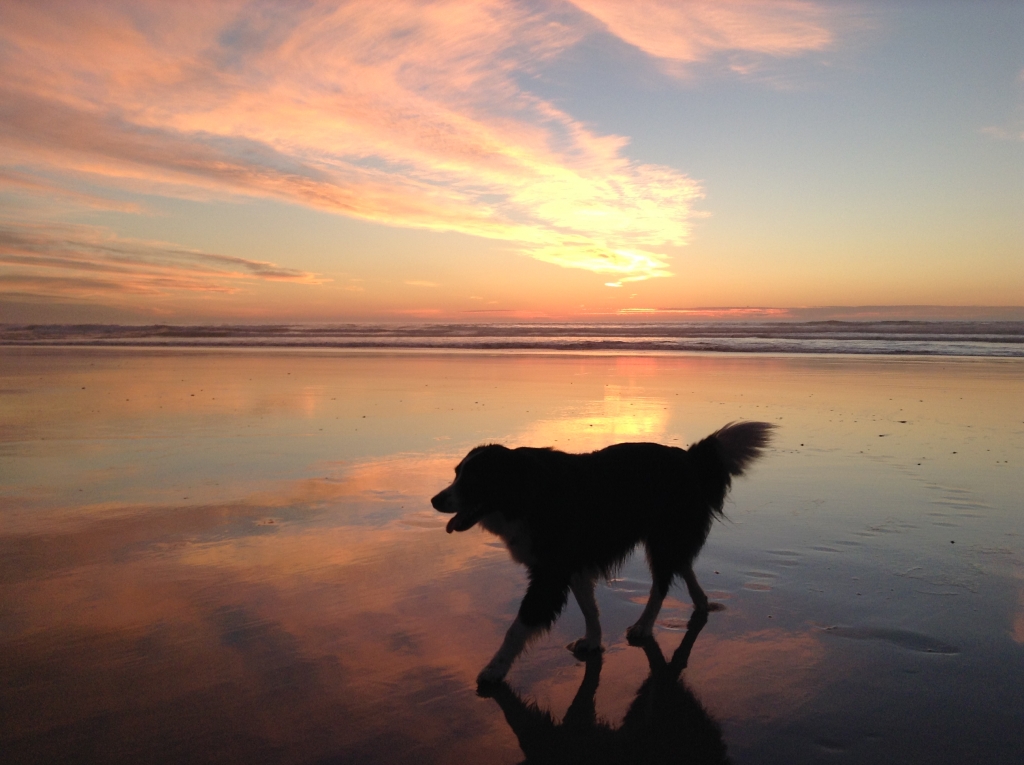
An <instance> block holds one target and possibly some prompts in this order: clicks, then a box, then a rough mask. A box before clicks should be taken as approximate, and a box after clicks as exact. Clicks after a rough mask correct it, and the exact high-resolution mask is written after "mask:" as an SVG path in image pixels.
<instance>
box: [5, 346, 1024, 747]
mask: <svg viewBox="0 0 1024 765" xmlns="http://www.w3.org/2000/svg"><path fill="white" fill-rule="evenodd" d="M735 419H759V420H766V421H769V422H774V423H776V424H778V425H779V426H780V428H779V431H778V434H777V440H776V442H775V445H774V447H773V448H772V449H771V450H770V451H769V452H768V454H767V456H766V457H765V459H764V460H763V461H762V462H760V463H758V465H757V466H756V467H755V468H754V469H753V470H752V471H751V473H750V474H749V476H747V477H745V478H742V479H740V480H738V481H737V482H736V484H735V487H734V490H733V493H732V495H731V499H730V501H729V502H728V504H727V507H726V512H727V516H728V518H727V520H726V521H725V522H723V523H719V524H716V525H715V527H714V528H713V529H712V532H711V536H710V539H709V541H708V544H707V546H706V547H705V549H704V552H703V553H702V555H701V557H700V558H699V560H698V562H697V566H696V571H697V575H698V577H699V578H700V580H701V582H702V583H703V585H704V588H705V589H706V590H707V591H708V593H709V595H710V596H711V599H712V600H713V601H714V602H716V603H718V604H719V605H720V606H722V608H721V609H720V610H716V611H714V612H712V613H711V614H710V617H709V619H708V620H707V624H706V625H703V628H702V629H699V628H700V627H701V625H699V624H696V625H693V626H694V629H692V630H691V631H690V632H689V633H687V631H686V627H687V623H688V621H689V620H690V617H691V614H692V610H691V608H690V605H689V602H688V598H687V595H686V592H685V588H684V587H681V586H679V585H677V586H676V587H674V588H673V590H672V592H671V593H670V597H669V599H668V600H667V601H666V604H665V609H664V610H663V612H662V615H661V618H660V620H659V623H658V626H657V628H656V639H657V646H648V647H647V650H646V651H645V650H643V649H641V648H635V647H630V646H628V645H627V644H626V642H625V637H624V634H625V630H626V627H627V626H628V625H629V624H631V623H632V621H634V620H635V619H636V617H637V615H638V614H639V612H640V611H641V610H642V606H643V602H644V600H645V597H646V592H647V589H648V586H649V583H648V582H649V580H648V579H647V574H646V568H645V566H644V565H643V561H642V560H640V559H638V558H637V559H633V560H631V561H630V562H629V563H627V565H626V566H625V567H624V568H623V570H622V572H621V573H620V575H619V577H618V578H616V579H615V580H614V581H612V582H609V583H606V584H602V585H600V586H599V588H598V593H597V597H598V603H599V606H600V608H601V611H602V621H603V624H604V631H605V644H606V648H607V650H606V652H605V653H604V655H603V659H602V661H601V662H600V663H599V664H598V663H595V662H592V663H591V664H590V665H587V666H585V665H584V664H582V663H580V662H578V661H576V660H575V659H574V658H573V656H572V655H571V654H570V653H569V652H568V651H566V650H565V648H564V646H565V644H566V643H568V642H569V641H570V640H572V639H575V638H576V637H579V636H580V635H582V632H583V620H582V616H581V615H580V613H579V611H578V609H577V607H576V605H575V604H574V603H570V604H569V606H568V607H567V609H566V611H565V613H564V614H563V616H562V618H561V619H560V620H559V621H558V622H557V623H556V625H555V628H554V629H553V630H552V632H551V634H550V635H549V636H547V637H545V638H544V639H543V640H541V641H540V642H538V643H537V644H536V645H535V646H534V647H533V648H532V650H531V651H530V652H529V654H528V655H526V656H525V657H524V658H522V659H520V661H519V662H518V663H517V664H516V665H515V666H514V667H513V669H512V671H511V673H510V674H509V677H508V686H507V687H503V688H502V689H500V692H499V693H498V694H497V695H496V696H495V697H494V698H481V697H479V696H478V695H477V693H476V686H475V682H474V678H475V677H476V673H477V672H478V671H479V669H480V668H481V667H482V666H483V665H484V664H485V663H486V661H487V660H488V659H489V658H490V655H491V653H493V651H494V649H495V648H496V646H497V645H498V643H499V642H500V640H501V636H502V634H503V633H504V630H505V628H506V627H507V625H508V623H509V622H510V621H511V619H512V617H513V616H514V614H515V611H516V608H517V606H518V601H519V598H520V597H521V595H522V592H523V588H524V582H525V578H524V576H523V572H522V571H521V570H520V569H519V568H518V567H517V566H516V565H515V564H513V563H512V562H511V561H510V560H509V558H508V555H507V553H506V552H505V551H504V549H503V548H502V547H501V546H499V545H497V544H496V543H495V542H494V540H493V539H492V538H490V537H488V536H487V535H486V534H485V533H484V532H481V531H478V530H473V531H470V532H467V533H465V534H453V535H448V534H445V533H444V525H445V521H446V519H447V517H442V516H440V515H439V514H437V513H435V512H434V511H433V510H432V509H431V508H430V506H429V503H428V498H429V497H430V496H431V495H432V494H433V493H434V492H436V491H437V490H438V489H439V488H441V487H443V486H445V485H446V484H447V482H448V480H449V478H450V476H451V471H452V468H453V466H454V465H455V463H456V462H457V461H458V460H459V458H460V457H461V456H462V455H463V454H464V453H465V452H466V451H467V450H468V449H469V448H471V447H472V446H474V445H476V444H478V443H481V442H488V441H500V442H502V443H506V444H509V445H535V446H541V445H551V446H555V447H558V448H563V449H566V450H570V451H584V450H589V449H594V448H599V447H601V446H605V445H607V444H610V443H616V442H620V441H631V440H632V441H636V440H654V441H661V442H664V443H670V444H680V445H685V444H687V443H689V442H691V441H693V440H695V439H697V438H700V437H703V436H704V435H706V434H707V433H709V432H711V431H713V430H715V429H716V428H718V427H720V426H721V425H723V424H724V423H726V422H728V421H730V420H735ZM1022 463H1024V362H1022V361H1021V360H1012V359H1009V360H981V359H957V360H953V359H942V358H932V359H892V358H849V357H846V358H844V357H814V358H808V357H799V356H789V357H786V356H757V355H749V356H744V355H706V356H701V355H689V356H672V355H663V356H657V355H653V356H652V355H647V356H645V355H621V356H615V355H556V354H505V355H500V354H494V355H489V354H484V353H414V352H410V353H369V352H367V353H344V352H322V353H317V352H309V351H280V352H268V351H249V350H247V351H222V350H221V351H176V350H163V351H131V350H123V349H121V350H104V349H80V350H60V349H14V348H5V349H0V477H2V481H0V591H2V592H3V597H2V599H0V751H2V752H3V753H4V754H3V759H4V761H5V762H10V763H23V762H58V761H59V762H118V763H120V762H126V763H127V762H132V763H136V762H175V763H177V762H184V761H189V762H239V761H246V762H281V763H307V762H308V763H330V762H339V763H341V762H344V763H353V762H357V763H377V762H380V763H407V762H410V763H411V762H415V763H417V765H425V763H433V762H437V763H449V762H481V763H482V762H487V763H515V762H521V761H523V760H524V758H526V757H527V756H529V757H531V758H532V759H531V760H530V761H537V762H542V761H546V760H545V759H544V758H545V757H548V760H547V761H552V757H554V756H556V755H558V753H559V752H562V753H564V752H565V751H573V752H577V753H579V752H589V753H590V754H592V755H593V756H595V757H597V758H598V759H600V757H604V759H605V760H606V761H610V760H611V759H613V758H614V757H620V756H625V753H626V752H628V751H630V750H631V748H635V747H637V746H641V745H643V746H653V744H652V743H651V742H655V743H656V742H662V743H664V745H665V747H667V748H670V749H667V750H668V751H672V752H673V753H674V756H677V757H679V759H680V761H697V762H703V761H717V760H716V758H718V759H720V754H721V750H720V748H716V746H718V744H724V746H725V747H726V748H727V751H728V756H729V757H730V758H731V759H732V761H734V762H736V763H793V762H819V761H827V762H840V763H844V762H850V763H853V762H905V763H918V762H920V763H925V762H927V763H940V762H949V763H952V762H987V763H1003V762H1005V763H1011V762H1013V763H1016V762H1019V761H1020V758H1021V756H1022V754H1024V690H1022V689H1024V519H1022V514H1024V506H1022V505H1024V479H1022V477H1021V476H1022V475H1024V471H1022V468H1021V465H1022ZM698 633H699V634H698ZM684 636H686V638H685V640H684ZM677 649H678V650H677ZM673 654H675V655H676V658H677V661H676V664H675V666H672V664H671V663H670V662H671V660H672V657H673ZM683 664H685V668H684V667H683V666H682V665H683ZM574 701H575V703H574ZM591 702H592V705H593V709H592V712H593V714H592V715H591V712H590V704H591ZM531 703H532V704H534V705H535V708H534V707H530V706H529V704H531ZM537 710H540V711H541V712H548V713H550V715H551V717H550V718H544V717H541V716H539V715H538V714H537ZM638 742H646V743H638ZM687 742H689V743H687ZM716 742H718V744H716ZM687 747H689V748H687ZM644 756H645V757H646V756H649V755H648V754H645V755H644ZM651 756H653V755H651ZM687 758H690V759H689V760H687Z"/></svg>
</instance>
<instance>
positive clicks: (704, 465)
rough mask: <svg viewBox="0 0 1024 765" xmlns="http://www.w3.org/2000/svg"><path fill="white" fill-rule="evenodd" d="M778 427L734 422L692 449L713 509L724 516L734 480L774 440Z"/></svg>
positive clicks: (694, 463)
mask: <svg viewBox="0 0 1024 765" xmlns="http://www.w3.org/2000/svg"><path fill="white" fill-rule="evenodd" d="M774 428H775V426H774V425H772V424H771V423H767V422H730V423H729V424H728V425H726V426H725V427H724V428H722V429H720V430H717V431H715V432H714V433H712V434H711V435H710V436H708V437H707V438H705V439H703V440H702V441H698V442H697V443H695V444H694V445H693V446H691V447H690V448H689V450H688V453H689V455H690V458H691V460H692V461H693V466H694V468H695V469H696V477H697V481H698V482H699V483H700V485H701V486H702V488H703V490H704V495H705V497H706V499H707V502H708V504H709V505H710V506H711V509H712V510H713V511H714V512H716V513H718V514H721V513H722V504H723V503H724V502H725V495H726V493H728V491H729V488H730V487H731V486H732V477H733V476H738V475H743V471H744V470H746V469H747V466H748V465H750V463H751V462H753V461H754V460H756V459H757V458H758V457H760V456H761V452H762V451H764V448H765V447H766V446H767V445H768V442H769V441H770V440H771V435H772V430H774Z"/></svg>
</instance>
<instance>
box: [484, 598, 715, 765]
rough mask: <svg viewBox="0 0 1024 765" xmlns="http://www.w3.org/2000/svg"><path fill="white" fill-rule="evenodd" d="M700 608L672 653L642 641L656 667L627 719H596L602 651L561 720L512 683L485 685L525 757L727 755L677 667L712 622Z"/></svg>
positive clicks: (649, 759)
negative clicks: (616, 724) (616, 721)
mask: <svg viewBox="0 0 1024 765" xmlns="http://www.w3.org/2000/svg"><path fill="white" fill-rule="evenodd" d="M707 618H708V617H707V614H706V613H705V612H699V611H698V612H697V613H695V614H694V615H693V617H692V618H691V619H690V623H689V624H688V625H687V629H686V635H685V637H684V638H683V641H682V643H680V645H679V648H677V649H676V651H675V653H674V654H673V655H672V659H671V660H670V661H665V656H664V654H662V652H661V648H660V647H659V646H658V643H657V642H656V641H655V640H654V638H652V637H651V638H647V639H646V640H645V641H644V642H643V643H642V648H643V650H644V653H645V654H647V661H648V663H649V664H650V668H651V674H650V675H649V676H648V677H647V679H646V680H645V681H644V683H643V685H641V686H640V689H639V690H638V691H637V693H636V698H635V699H634V700H633V703H632V704H631V705H630V707H629V710H628V711H627V712H626V716H625V717H624V718H623V720H622V725H621V726H619V727H618V728H612V727H611V726H610V725H608V724H607V723H605V722H602V721H600V720H598V719H597V712H596V709H595V705H594V697H595V694H596V693H597V686H598V683H599V681H600V674H601V663H602V659H601V654H600V653H595V652H592V653H589V654H587V658H586V672H585V673H584V675H583V682H582V683H581V684H580V688H579V690H578V691H577V692H576V696H575V698H574V699H573V702H572V704H571V705H570V706H569V710H568V711H567V712H566V713H565V717H564V718H563V719H562V722H561V723H556V722H555V721H554V719H553V718H552V717H551V714H550V713H548V712H545V711H543V710H541V709H539V708H538V707H537V706H536V705H535V704H528V703H526V702H524V701H523V700H522V699H521V698H520V697H519V695H518V694H516V692H515V691H513V690H512V689H511V688H510V687H509V685H508V683H505V682H501V683H499V684H497V685H493V686H484V687H482V688H481V690H480V692H481V693H483V694H485V695H487V696H490V697H492V698H493V699H494V700H495V701H497V702H498V705H499V706H500V707H501V710H502V712H504V714H505V719H506V720H507V721H508V724H509V726H510V727H511V728H512V732H513V733H515V735H516V738H517V739H519V746H520V747H521V748H522V750H523V753H524V754H525V755H526V760H525V762H524V765H525V764H526V763H531V764H533V765H540V764H541V763H670V762H671V763H693V764H694V765H698V764H699V765H710V763H728V762H729V757H728V755H727V754H726V747H725V742H724V741H723V739H722V731H721V729H720V728H719V727H718V723H716V722H715V721H714V720H713V719H712V718H711V716H710V715H709V714H708V713H707V711H705V709H704V707H703V706H701V703H700V702H699V701H698V700H697V698H696V697H695V696H694V695H693V693H692V692H691V691H690V690H689V689H688V688H687V687H686V684H685V682H683V681H682V680H681V679H680V677H679V675H680V673H681V672H682V671H683V669H685V667H686V663H687V661H688V659H689V656H690V649H691V648H693V643H694V641H696V639H697V635H698V634H699V633H700V631H701V629H702V628H703V627H704V625H705V624H706V623H707Z"/></svg>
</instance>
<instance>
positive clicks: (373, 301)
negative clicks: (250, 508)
mask: <svg viewBox="0 0 1024 765" xmlns="http://www.w3.org/2000/svg"><path fill="white" fill-rule="evenodd" d="M1022 27H1024V15H1022V13H1021V12H1020V11H1019V10H1018V9H1013V8H1003V7H1000V8H998V9H996V8H993V7H989V8H986V9H985V10H984V11H979V12H978V13H977V14H976V16H975V17H974V18H972V19H970V20H969V21H968V22H966V23H965V22H964V20H962V19H960V18H959V17H957V15H956V14H955V13H953V12H952V11H950V9H948V8H940V9H930V7H929V6H927V5H920V6H916V5H915V6H907V7H905V8H902V9H900V10H896V9H892V10H885V9H883V8H879V7H877V6H876V5H874V4H868V5H861V4H857V3H844V4H838V5H837V4H828V5H825V4H820V3H813V2H805V1H804V0H789V1H788V2H776V3H764V2H758V1H756V0H732V1H730V2H715V3H711V2H692V3H685V4H680V3H675V2H668V1H667V0H645V2H641V3H634V4H630V5H628V6H626V5H623V4H621V3H615V2H609V1H608V0H574V2H572V3H562V4H559V3H554V2H544V1H541V2H537V3H525V2H514V1H513V0H486V1H485V2H479V1H477V0H472V1H470V0H441V1H439V2H429V3H428V2H389V3H384V4H374V5H372V6H370V5H366V4H360V3H348V4H345V3H312V4H306V5H303V6H301V7H298V6H294V5H292V4H288V3H280V4H266V3H263V4H255V3H247V2H218V3H194V4H192V3H184V2H182V3H172V4H168V3H159V2H151V3H147V2H72V3H66V2H62V3H59V4H48V3H45V2H9V3H4V5H3V7H2V8H0V43H2V44H0V74H2V77H0V100H2V103H3V106H2V108H0V147H2V152H0V204H2V212H0V321H88V320H98V321H104V320H127V321H153V320H159V321H175V322H189V321H218V320H219V321H223V320H242V321H249V320H316V321H331V320H353V319H356V320H358V319H375V320H395V319H401V320H408V319H436V320H451V319H456V320H463V321H465V320H482V319H486V320H493V319H501V318H595V319H597V318H602V317H608V316H612V317H622V316H640V315H650V316H661V317H662V318H673V317H679V316H681V315H684V314H680V313H679V310H680V309H692V308H694V307H708V306H712V307H731V306H759V307H780V308H787V307H794V306H821V305H826V306H843V305H941V306H1015V305H1020V304H1021V302H1022V300H1021V296H1022V295H1024V266H1022V263H1024V257H1022V255H1024V252H1022V250H1024V248H1022V241H1024V232H1022V226H1021V224H1020V223H1019V220H1020V219H1021V218H1022V217H1024V216H1022V215H1021V214H1022V213H1024V204H1022V202H1024V193H1022V186H1021V181H1020V178H1021V177H1024V175H1022V172H1021V171H1022V170H1024V165H1022V161H1021V149H1022V145H1024V141H1022V140H1021V139H1022V137H1024V122H1022V121H1021V119H1022V114H1024V111H1022V109H1024V101H1022V98H1021V95H1022V91H1024V57H1022V56H1021V54H1020V52H1019V46H1016V45H1014V41H1017V42H1019V35H1015V34H1014V33H1013V30H1014V29H1016V30H1017V31H1021V29H1022ZM950 72H956V73H957V77H958V78H959V81H958V82H954V83H953V84H952V85H950V84H949V80H948V75H949V73H950ZM951 115H954V116H951Z"/></svg>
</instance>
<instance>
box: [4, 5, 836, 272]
mask: <svg viewBox="0 0 1024 765" xmlns="http://www.w3.org/2000/svg"><path fill="white" fill-rule="evenodd" d="M648 5H649V7H644V8H642V9H641V11H642V12H634V13H632V15H630V14H628V13H625V12H624V11H622V10H621V8H620V7H619V6H617V5H613V4H610V3H607V2H603V0H579V2H576V6H578V8H579V9H582V11H586V13H583V12H582V11H581V10H578V9H576V8H575V7H574V6H571V5H562V4H554V3H552V4H547V3H544V2H541V3H536V4H521V3H518V2H514V0H438V1H437V2H421V1H419V0H406V1H405V2H402V1H401V0H399V1H396V2H387V3H376V4H372V5H370V4H364V3H347V4H340V5H339V4H336V3H323V2H312V3H303V4H290V3H287V4H286V3H282V4H267V3H256V2H253V3H248V2H233V3H232V2H222V3H196V4H189V3H164V2H155V1H154V2H142V1H141V0H132V1H131V2H106V3H73V4H66V3H56V4H50V3H47V2H39V1H38V0H34V1H33V2H17V1H12V2H8V3H4V4H3V6H2V7H0V75H2V77H0V147H2V148H3V150H4V154H5V155H6V156H7V157H8V160H7V162H8V163H12V164H13V163H16V164H17V166H18V167H20V168H36V169H40V170H42V171H45V172H47V173H50V174H53V173H54V172H56V170H57V169H58V168H60V169H61V170H67V171H73V172H75V173H77V174H79V175H80V176H85V177H89V178H91V179H92V180H93V182H94V183H100V184H106V185H109V186H114V187H118V188H123V189H129V190H134V191H146V192H150V193H161V194H168V195H176V196H208V195H210V194H216V195H243V196H256V197H270V198H276V199H283V200H288V201H290V202H296V203H299V204H302V205H306V206H309V207H312V208H316V209H321V210H327V211H331V212H335V213H339V214H343V215H347V216H352V217H355V218H360V219H364V220H370V221H376V222H381V223H385V224H389V225H396V226H405V227H414V228H420V229H429V230H436V231H455V232H461V233H464V234H470V235H473V236H478V237H484V238H488V239H492V240H498V241H503V242H507V243H510V244H511V245H512V246H513V247H515V248H517V249H518V250H519V251H520V252H522V253H524V254H526V255H529V256H531V257H534V258H537V259H539V260H543V261H545V262H549V263H553V264H556V265H559V266H563V267H568V268H580V269H585V270H588V271H592V272H595V273H598V274H606V275H610V276H611V277H612V280H613V281H611V282H609V284H613V285H619V284H622V283H623V282H628V281H636V280H642V279H649V278H653V277H659V276H667V275H669V274H670V270H669V259H668V256H667V254H666V249H667V248H670V247H672V246H678V245H682V244H685V243H686V241H687V239H688V236H689V232H690V229H689V221H690V219H691V217H692V215H693V210H692V205H693V202H694V200H696V199H698V198H700V197H701V188H700V186H699V184H698V183H697V182H695V181H694V180H692V179H691V178H689V177H687V176H686V175H685V174H683V173H681V172H679V171H678V170H675V169H672V168H669V167H665V166H660V165H652V164H644V163H640V162H636V161H634V160H631V159H630V158H629V157H628V156H627V154H626V152H625V150H626V146H627V139H626V138H624V137H621V136H614V135H601V134H598V133H596V132H595V131H593V130H592V129H591V128H589V127H588V126H587V125H585V124H584V123H582V122H580V121H579V120H577V119H575V118H573V117H572V116H571V115H570V114H568V113H567V112H565V111H564V110H563V109H561V108H559V107H558V106H557V105H555V104H554V103H552V102H550V101H548V100H545V99H543V98H540V97H538V96H536V95H535V94H533V93H530V92H529V91H528V90H526V89H525V88H524V86H523V85H522V84H521V83H522V82H523V81H524V78H523V75H530V74H533V73H536V72H537V71H538V70H539V68H540V67H542V66H543V65H544V62H546V61H548V60H550V59H552V58H553V57H555V56H557V55H558V54H559V53H560V52H561V51H563V50H565V49H566V48H568V47H570V46H572V45H574V44H575V43H576V42H577V41H578V40H579V39H580V38H581V37H582V36H584V35H586V34H588V33H590V32H591V31H593V30H595V29H597V28H599V24H598V23H597V22H596V21H595V20H594V19H595V18H596V19H600V21H601V22H602V23H603V24H604V25H606V26H607V28H608V29H609V30H610V31H611V32H612V33H613V34H616V35H619V36H620V37H622V38H623V39H624V40H626V41H628V42H630V43H632V44H634V45H637V46H638V47H639V48H640V49H642V50H644V51H645V52H647V53H649V54H650V55H652V56H657V57H660V58H664V59H672V60H677V61H694V60H698V59H700V58H701V57H705V56H708V55H711V54H712V53H713V52H715V51H720V50H732V51H744V50H746V51H753V52H756V53H759V54H765V55H791V54H793V53H796V52H800V51H802V50H808V49H818V48H820V47H821V46H823V45H825V44H827V42H828V39H829V37H828V33H827V31H826V30H825V29H824V28H823V27H822V26H821V24H820V19H819V15H818V13H817V11H816V8H815V6H813V5H810V4H808V3H802V2H790V3H781V4H771V5H763V4H759V3H753V2H734V3H714V4H710V3H696V4H689V3H687V4H669V3H667V2H665V3H653V2H652V3H649V4H648ZM623 7H625V6H623ZM630 7H632V6H630ZM588 14H589V15H588ZM25 172H27V170H26V171H25Z"/></svg>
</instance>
